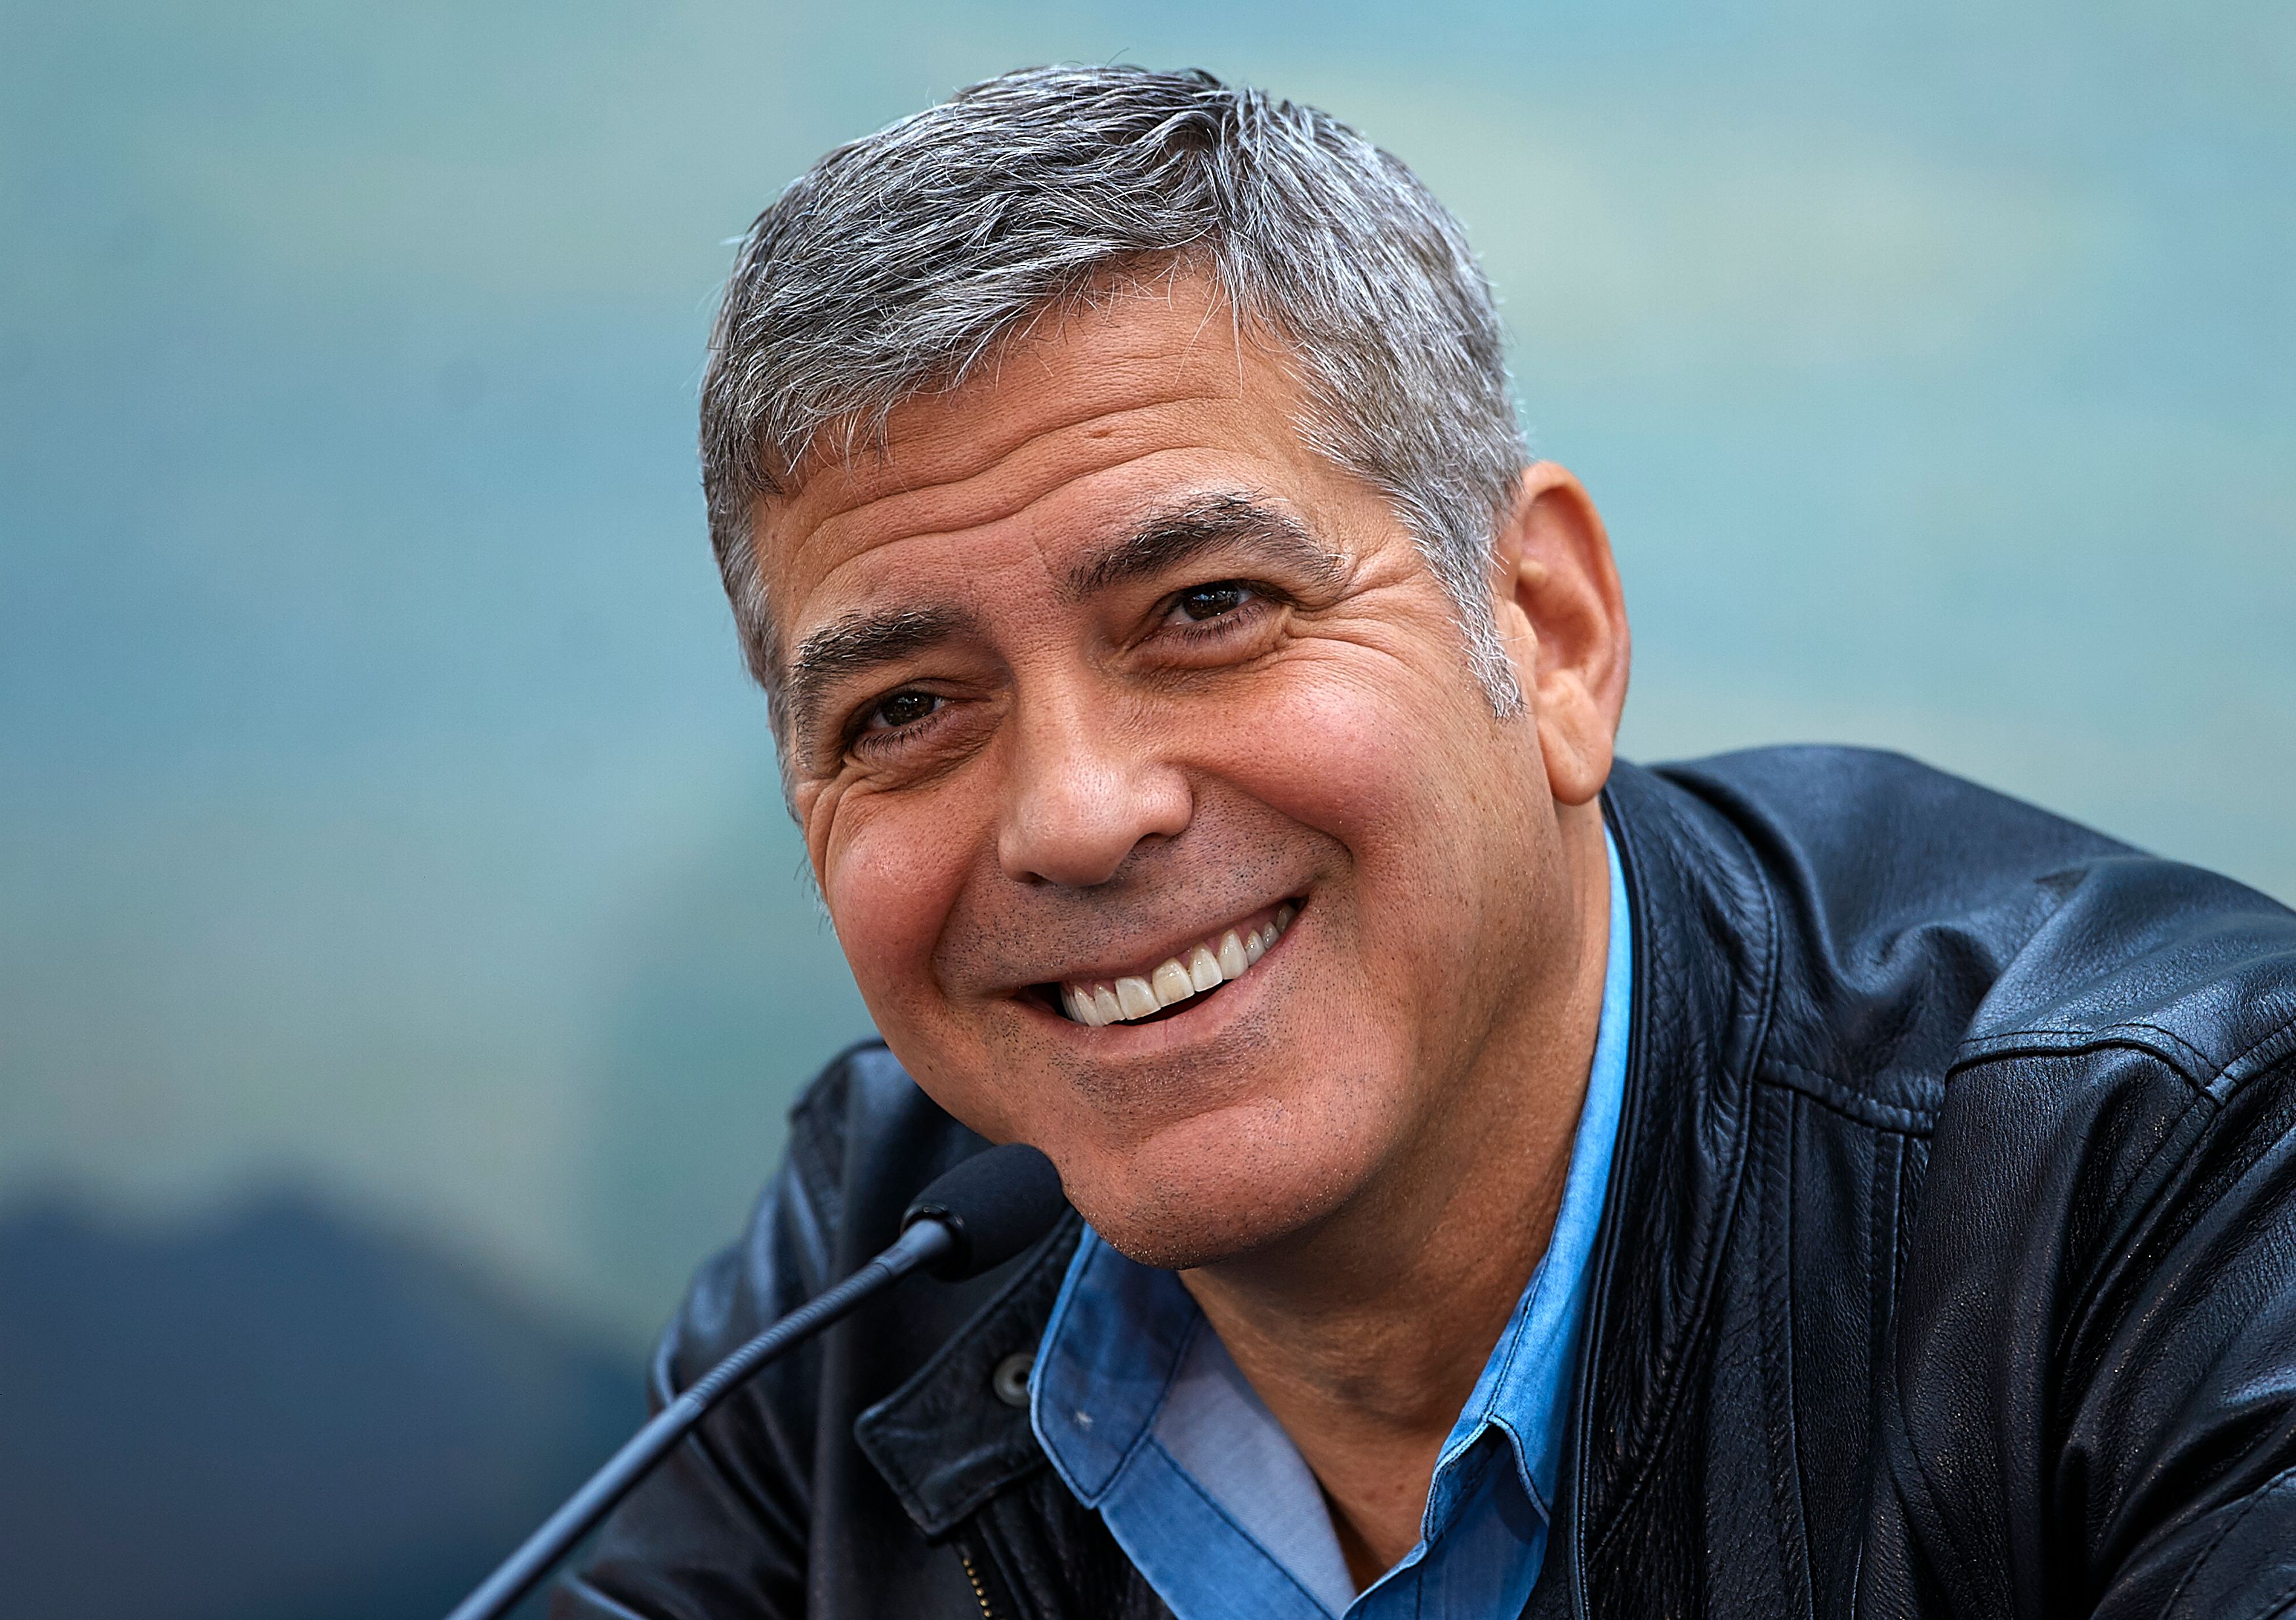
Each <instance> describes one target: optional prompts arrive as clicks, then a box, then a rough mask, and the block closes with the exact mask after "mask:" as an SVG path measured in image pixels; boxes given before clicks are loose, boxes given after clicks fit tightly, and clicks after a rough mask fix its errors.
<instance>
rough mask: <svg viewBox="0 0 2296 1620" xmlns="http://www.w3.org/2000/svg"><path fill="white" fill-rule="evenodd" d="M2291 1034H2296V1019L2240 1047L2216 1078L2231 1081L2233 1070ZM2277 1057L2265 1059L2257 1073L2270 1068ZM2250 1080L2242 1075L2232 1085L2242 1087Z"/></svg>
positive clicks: (2269, 1030)
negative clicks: (2241, 1085) (2240, 1085)
mask: <svg viewBox="0 0 2296 1620" xmlns="http://www.w3.org/2000/svg"><path fill="white" fill-rule="evenodd" d="M2292 1032H2296V1017H2291V1018H2289V1019H2286V1020H2285V1021H2284V1022H2282V1023H2280V1024H2277V1025H2275V1026H2274V1027H2272V1028H2270V1029H2268V1030H2267V1031H2266V1032H2265V1033H2264V1034H2262V1035H2259V1036H2257V1038H2256V1039H2255V1040H2253V1041H2251V1042H2250V1043H2248V1044H2247V1045H2245V1046H2243V1047H2242V1048H2241V1049H2240V1050H2239V1051H2236V1052H2235V1053H2233V1055H2232V1056H2231V1057H2230V1058H2228V1059H2226V1060H2225V1066H2224V1068H2221V1069H2219V1070H2218V1073H2217V1078H2218V1079H2219V1080H2227V1079H2231V1077H2232V1072H2233V1070H2235V1069H2236V1068H2240V1067H2241V1065H2243V1064H2244V1063H2246V1062H2247V1061H2248V1060H2250V1059H2251V1058H2252V1057H2254V1056H2255V1055H2256V1054H2257V1053H2258V1052H2259V1051H2263V1050H2264V1049H2265V1048H2266V1047H2267V1046H2269V1045H2271V1044H2273V1043H2275V1042H2276V1041H2280V1040H2283V1039H2285V1038H2286V1037H2287V1036H2288V1035H2290V1034H2291V1033H2292ZM2278 1056H2279V1054H2277V1053H2275V1054H2274V1056H2273V1057H2272V1058H2267V1059H2266V1060H2264V1061H2263V1062H2262V1063H2261V1064H2259V1066H2258V1072H2259V1073H2261V1072H2262V1071H2263V1070H2264V1069H2266V1068H2270V1067H2271V1065H2272V1063H2273V1062H2274V1061H2275V1060H2276V1058H2277V1057H2278ZM2250 1078H2251V1076H2247V1075H2243V1076H2241V1077H2240V1078H2239V1080H2237V1081H2235V1084H2243V1085H2244V1084H2247V1083H2248V1081H2249V1079H2250Z"/></svg>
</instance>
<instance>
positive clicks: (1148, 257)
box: [701, 66, 1529, 741]
mask: <svg viewBox="0 0 2296 1620" xmlns="http://www.w3.org/2000/svg"><path fill="white" fill-rule="evenodd" d="M1177 265H1194V266H1201V267H1202V268H1203V269H1205V270H1206V271H1208V272H1209V273H1210V275H1211V277H1212V278H1213V280H1214V281H1215V282H1216V283H1217V285H1218V287H1219V289H1220V290H1221V291H1222V292H1223V293H1224V294H1225V295H1226V298H1227V299H1228V301H1229V303H1230V305H1231V307H1232V308H1233V309H1234V312H1235V315H1236V317H1237V318H1238V319H1239V320H1241V321H1243V322H1248V323H1251V324H1252V325H1253V327H1254V328H1255V329H1256V330H1260V331H1267V332H1268V333H1270V334H1272V335H1274V336H1275V338H1277V339H1279V340H1281V341H1282V343H1283V347H1284V348H1287V349H1288V350H1289V351H1290V354H1291V356H1292V358H1293V359H1294V360H1295V361H1296V363H1297V364H1298V366H1299V370H1300V376H1299V379H1298V380H1299V383H1300V389H1301V392H1302V395H1303V397H1304V410H1305V414H1306V418H1307V419H1306V420H1305V421H1301V422H1300V424H1299V426H1300V431H1301V433H1302V435H1303V437H1304V438H1306V440H1307V442H1308V444H1309V445H1310V446H1313V447H1314V448H1315V449H1316V450H1317V451H1318V452H1320V453H1321V454H1324V455H1326V456H1328V457H1329V458H1330V459H1332V460H1333V462H1337V463H1339V464H1340V465H1341V466H1342V467H1344V468H1346V469H1348V470H1350V471H1352V472H1354V473H1356V474H1357V476H1359V477H1361V478H1363V479H1366V480H1367V481H1368V482H1369V483H1370V484H1371V485H1372V486H1373V487H1375V488H1377V489H1378V490H1380V491H1381V492H1382V495H1385V496H1386V498H1387V499H1388V500H1389V501H1390V503H1393V505H1394V507H1395V510H1396V512H1397V515H1398V518H1399V519H1400V520H1401V521H1402V522H1403V523H1404V524H1405V526H1406V528H1408V529H1409V531H1410V533H1411V535H1412V537H1413V539H1414V541H1415V544H1417V546H1418V549H1419V552H1420V553H1421V555H1422V556H1423V558H1424V559H1425V560H1426V563H1427V566H1428V568H1429V569H1430V570H1431V572H1432V573H1433V575H1434V577H1435V578H1436V579H1437V580H1438V581H1439V583H1440V584H1441V585H1442V587H1443V589H1444V590H1445V592H1446V593H1447V594H1448V595H1449V597H1450V599H1451V601H1452V603H1453V606H1454V609H1455V612H1456V619H1457V621H1458V625H1459V627H1460V629H1461V631H1462V633H1463V634H1464V638H1465V642H1466V650H1467V655H1468V661H1469V664H1470V667H1472V670H1473V673H1474V675H1475V677H1476V679H1477V680H1478V682H1480V684H1481V686H1482V688H1483V690H1484V691H1485V692H1486V693H1487V694H1488V697H1489V699H1490V701H1491V704H1492V707H1493V708H1495V709H1496V710H1497V712H1499V713H1500V714H1502V715H1505V714H1513V713H1516V712H1519V711H1520V709H1521V703H1522V695H1521V691H1520V689H1519V688H1518V686H1517V684H1516V683H1515V681H1514V678H1513V671H1512V668H1511V667H1510V666H1509V664H1508V662H1507V659H1506V655H1505V649H1504V648H1502V647H1501V645H1500V644H1499V639H1498V634H1497V626H1496V624H1495V623H1494V621H1493V618H1492V614H1491V608H1490V597H1489V585H1488V568H1489V559H1490V550H1491V544H1492V539H1493V536H1494V535H1495V533H1496V532H1497V526H1498V525H1499V523H1500V522H1501V521H1503V520H1504V519H1505V517H1506V515H1507V513H1508V512H1509V511H1511V509H1512V506H1513V497H1514V492H1515V488H1516V485H1517V481H1518V479H1519V478H1520V475H1521V470H1522V468H1523V466H1524V464H1525V462H1527V461H1528V459H1529V456H1528V452H1527V450H1526V447H1525V446H1524V443H1523V439H1522V434H1521V429H1520V428H1519V427H1518V426H1517V424H1516V421H1515V414H1514V405H1513V395H1512V392H1511V390H1510V389H1509V387H1508V380H1507V372H1506V364H1505V356H1504V355H1503V352H1502V349H1503V340H1502V336H1501V331H1500V326H1499V320H1498V313H1497V309H1496V308H1495V307H1494V306H1493V302H1492V298H1491V291H1490V285H1489V283H1488V282H1487V281H1486V280H1485V279H1484V276H1483V273H1482V270H1481V268H1480V266H1478V265H1477V264H1476V262H1475V258H1474V255H1473V253H1472V251H1471V250H1469V248H1468V246H1467V241H1466V236H1465V233H1464V232H1463V231H1462V230H1461V229H1460V226H1459V223H1458V221H1457V220H1456V219H1455V218H1453V217H1451V215H1450V213H1449V212H1448V211H1447V209H1445V208H1444V207H1443V205H1442V204H1441V203H1439V202H1438V201H1437V200H1435V198H1434V195H1433V194H1432V193H1431V192H1429V191H1428V190H1427V188H1426V187H1425V186H1424V185H1423V184H1420V182H1419V179H1418V177H1417V176H1415V175H1413V174H1412V173H1411V171H1410V170H1409V169H1407V168H1405V167H1404V166H1403V165H1402V164H1401V163H1400V162H1398V161H1397V160H1395V159H1394V158H1392V157H1390V156H1389V155H1388V154H1387V153H1386V152H1384V151H1381V150H1380V149H1379V148H1377V147H1376V146H1374V145H1373V144H1372V143H1370V142H1369V141H1366V140H1365V139H1364V137H1363V136H1361V135H1357V133H1356V132H1355V131H1354V130H1352V129H1350V128H1349V127H1347V126H1346V125H1344V124H1341V122H1339V121H1338V120H1337V119H1333V118H1331V117H1329V116H1328V115H1326V114H1324V113H1322V112H1318V111H1316V110H1315V109H1313V108H1310V107H1301V106H1299V105H1296V104H1294V103H1292V102H1285V101H1278V100H1276V99H1275V98H1273V97H1271V96H1269V95H1267V94H1266V93H1265V92H1262V91H1259V90H1254V89H1251V88H1247V87H1239V86H1228V85H1226V84H1223V83H1222V82H1221V81H1220V80H1218V79H1217V78H1213V77H1212V76H1211V75H1210V74H1208V73H1203V72H1200V71H1190V72H1180V73H1165V72H1153V71H1150V70H1145V69H1142V68H1135V67H1124V66H1115V67H1083V68H1073V67H1063V68H1030V69H1024V70H1020V71H1017V72H1013V73H1006V74H1004V75H1002V76H1000V77H998V78H992V79H988V80H986V81H984V82H983V83H980V84H978V85H975V86H972V87H971V88H970V89H967V90H964V91H962V92H960V93H959V94H957V95H955V97H954V98H952V99H951V100H949V101H947V102H942V103H941V104H940V105H939V106H937V107H931V108H928V109H926V110H924V111H922V112H919V113H916V114H914V115H913V116H911V117H909V118H906V119H901V120H900V121H899V122H898V123H896V124H893V125H890V126H889V127H886V128H884V129H881V130H880V131H878V132H877V133H876V134H875V135H869V136H866V137H865V138H864V139H861V140H858V141H855V142H853V143H850V144H849V145H845V146H840V147H839V148H838V149H837V150H836V151H832V152H830V153H829V154H828V155H827V156H825V157H824V158H822V159H821V160H819V161H818V162H816V164H814V166H813V167H812V168H810V169H808V170H807V171H806V172H805V173H804V174H803V175H801V176H799V177H798V179H797V180H795V181H794V182H792V183H791V185H790V187H789V189H788V190H786V191H784V192H783V193H782V194H781V196H780V198H779V199H778V200H776V201H775V203H774V204H773V206H772V207H770V208H768V209H766V211H765V212H764V213H762V214H760V215H759V216H758V219H757V223H756V224H755V225H751V226H750V232H749V234H748V235H747V236H746V237H745V238H744V239H743V240H742V245H741V251H740V253H739V254H738V255H737V257H736V258H735V260H734V272H733V275H732V277H731V278H730V279H729V281H728V282H727V283H726V297H725V301H724V303H723V304H722V305H721V306H720V307H719V309H718V312H717V323H716V325H715V327H714V328H713V330H712V331H711V334H710V343H709V370H708V372H706V373H705V375H704V378H703V381H702V387H701V482H702V488H703V491H704V493H705V495H706V496H707V498H708V503H709V530H710V541H711V544H712V545H713V546H714V547H715V548H716V551H717V566H718V568H719V569H720V570H721V571H722V572H723V574H724V575H725V579H726V594H727V596H728V597H729V598H730V599H731V601H732V602H733V605H734V618H735V622H736V624H737V625H738V626H739V628H740V631H741V636H742V649H743V651H744V653H745V655H746V656H747V658H748V659H749V663H750V671H751V673H752V674H754V675H756V676H757V678H758V683H759V684H760V685H762V686H763V687H764V688H765V689H766V692H767V699H768V701H769V704H770V706H771V708H772V711H773V719H774V726H775V732H777V733H778V734H780V735H781V736H782V737H783V740H784V741H786V740H787V736H788V732H787V729H786V725H785V722H786V718H787V716H786V715H785V713H784V712H783V699H782V693H781V691H780V681H779V678H778V670H777V662H778V659H777V652H778V649H777V647H776V644H775V635H774V633H773V630H772V626H771V624H770V622H769V620H768V618H767V603H766V591H765V581H764V577H763V574H762V571H761V569H760V564H759V560H758V556H757V554H756V551H755V547H754V543H753V538H752V535H751V527H750V509H751V506H752V504H753V503H754V502H755V501H756V500H757V498H758V496H759V495H782V494H787V493H789V491H790V489H791V487H793V483H794V474H795V471H796V470H797V468H798V467H799V463H800V462H803V461H804V460H805V459H806V457H807V456H808V454H810V453H813V452H815V451H816V450H828V451H831V452H833V453H834V454H838V455H840V456H842V455H850V454H852V453H853V452H854V450H855V448H856V447H857V445H859V444H860V443H861V442H862V441H863V440H864V439H865V438H876V439H878V440H879V441H880V442H881V439H882V436H883V434H884V431H885V423H886V419H887V417H888V416H889V414H890V413H891V411H892V410H893V408H894V407H895V406H896V405H899V404H900V403H901V402H902V401H904V400H906V399H908V398H912V397H915V396H917V395H920V394H922V393H924V392H927V391H929V390H936V389H954V388H956V387H958V386H959V385H961V384H962V383H964V381H965V380H967V379H969V378H970V377H972V375H973V374H974V372H975V371H976V370H977V368H979V367H980V364H982V362H983V361H984V360H986V359H988V357H989V356H991V355H992V354H993V353H994V352H995V351H996V347H997V345H998V344H999V343H1000V342H1001V341H1002V340H1005V339H1006V338H1008V337H1009V336H1011V335H1012V334H1013V333H1014V332H1016V331H1023V330H1025V329H1026V328H1027V327H1028V326H1029V323H1031V322H1033V321H1034V320H1036V319H1037V318H1038V317H1040V316H1041V315H1043V314H1044V313H1045V312H1046V311H1047V310H1056V309H1058V308H1061V307H1065V306H1069V305H1073V304H1075V303H1078V302H1080V301H1083V300H1086V299H1090V298H1091V297H1092V296H1093V295H1094V292H1095V289H1096V288H1098V287H1100V286H1102V285H1103V284H1104V283H1105V282H1107V281H1108V280H1109V278H1111V276H1123V275H1126V274H1137V273H1142V272H1147V271H1152V270H1154V269H1157V268H1158V267H1162V266H1177Z"/></svg>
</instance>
